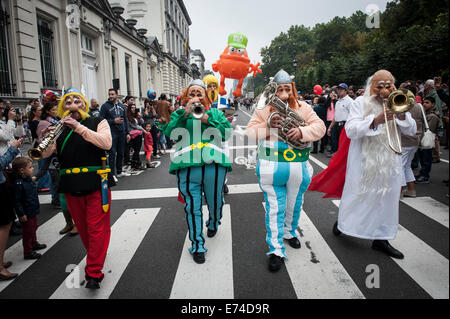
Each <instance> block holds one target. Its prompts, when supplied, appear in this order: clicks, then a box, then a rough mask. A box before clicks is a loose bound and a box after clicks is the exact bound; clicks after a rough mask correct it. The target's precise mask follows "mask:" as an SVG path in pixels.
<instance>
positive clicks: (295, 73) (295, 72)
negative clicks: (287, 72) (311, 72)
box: [292, 58, 297, 82]
mask: <svg viewBox="0 0 450 319" xmlns="http://www.w3.org/2000/svg"><path fill="white" fill-rule="evenodd" d="M292 64H293V65H294V82H295V81H296V79H297V59H296V58H294V60H293V61H292Z"/></svg>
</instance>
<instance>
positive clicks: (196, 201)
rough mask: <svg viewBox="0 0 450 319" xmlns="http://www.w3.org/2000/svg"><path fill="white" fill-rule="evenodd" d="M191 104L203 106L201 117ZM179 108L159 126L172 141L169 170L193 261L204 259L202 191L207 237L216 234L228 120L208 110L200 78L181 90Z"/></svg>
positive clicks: (227, 166) (225, 168) (225, 169)
mask: <svg viewBox="0 0 450 319" xmlns="http://www.w3.org/2000/svg"><path fill="white" fill-rule="evenodd" d="M194 103H200V104H202V105H203V106H204V107H205V112H204V114H203V117H202V118H201V119H196V118H194V117H193V116H192V114H191V110H192V108H193V106H194ZM181 105H182V106H183V108H182V109H179V110H176V111H175V112H174V113H172V115H171V120H170V122H169V123H168V124H167V125H165V126H164V127H163V130H164V133H165V134H166V136H169V137H170V138H171V139H172V140H175V141H176V147H175V153H174V155H173V157H172V163H171V165H170V170H169V172H170V173H171V174H176V175H177V180H178V190H179V191H180V193H181V196H182V198H183V200H184V202H185V204H184V210H185V213H186V220H187V224H188V228H189V239H190V240H191V242H192V247H191V248H190V249H189V252H190V253H191V254H192V255H193V259H194V261H195V262H196V263H198V264H202V263H204V262H205V253H206V251H207V249H206V248H205V246H204V244H205V238H204V237H203V234H202V232H203V213H202V206H203V194H204V195H205V198H206V203H207V205H208V210H209V219H208V221H207V222H206V225H207V227H208V232H207V235H208V237H210V238H211V237H214V236H215V235H216V233H217V230H218V227H219V225H220V220H221V218H222V209H223V205H224V204H225V201H224V198H223V193H222V188H223V185H224V181H225V177H226V174H227V172H228V171H231V163H230V160H229V159H228V156H227V155H226V153H225V151H224V150H223V147H222V142H223V141H225V140H227V139H228V138H230V136H231V128H230V123H229V122H228V120H227V119H226V118H225V116H224V114H223V113H222V112H221V111H219V110H218V109H209V105H210V101H209V99H208V97H207V95H206V87H205V85H204V84H203V82H202V81H201V80H194V81H193V82H191V84H190V85H189V87H188V88H187V89H186V90H185V91H184V93H183V97H182V99H181Z"/></svg>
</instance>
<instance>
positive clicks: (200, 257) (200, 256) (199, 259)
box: [193, 253, 205, 264]
mask: <svg viewBox="0 0 450 319" xmlns="http://www.w3.org/2000/svg"><path fill="white" fill-rule="evenodd" d="M193 258H194V261H195V262H196V263H197V264H204V263H205V253H194V254H193Z"/></svg>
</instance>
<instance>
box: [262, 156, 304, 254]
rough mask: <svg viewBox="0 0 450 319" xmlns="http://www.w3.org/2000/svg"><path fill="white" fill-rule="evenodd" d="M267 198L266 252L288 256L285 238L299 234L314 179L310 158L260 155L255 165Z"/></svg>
mask: <svg viewBox="0 0 450 319" xmlns="http://www.w3.org/2000/svg"><path fill="white" fill-rule="evenodd" d="M256 173H257V175H258V177H259V186H260V188H261V190H262V191H263V193H264V199H265V202H266V217H265V222H266V229H267V237H266V242H267V244H268V245H269V252H268V253H267V255H270V254H275V255H277V256H280V257H284V258H287V255H286V252H285V250H286V248H285V246H284V243H283V239H291V238H294V237H296V238H298V237H299V235H300V234H299V232H298V231H297V228H298V224H299V220H300V212H301V210H302V206H303V198H304V194H305V192H306V190H307V189H308V186H309V184H310V182H311V176H312V167H311V165H310V164H309V163H308V162H302V163H292V162H291V163H287V162H283V163H282V162H273V161H267V160H263V159H259V161H258V165H257V168H256Z"/></svg>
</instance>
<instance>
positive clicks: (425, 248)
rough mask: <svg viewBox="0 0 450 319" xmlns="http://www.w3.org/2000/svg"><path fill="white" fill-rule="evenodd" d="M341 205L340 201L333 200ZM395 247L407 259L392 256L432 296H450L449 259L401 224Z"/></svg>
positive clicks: (439, 297)
mask: <svg viewBox="0 0 450 319" xmlns="http://www.w3.org/2000/svg"><path fill="white" fill-rule="evenodd" d="M332 202H333V204H335V205H336V206H337V207H339V204H340V201H339V200H333V201H332ZM391 244H392V246H393V247H395V248H396V249H398V250H399V251H401V252H402V253H403V254H404V255H405V259H403V260H399V259H395V258H392V260H393V261H395V262H396V263H397V264H398V265H399V266H400V267H401V268H402V269H403V270H404V271H405V272H406V273H407V274H408V275H409V276H410V277H411V278H413V279H414V281H415V282H417V283H418V284H419V285H420V286H421V287H422V288H423V289H424V290H425V291H426V292H427V293H428V294H430V296H432V297H433V298H437V299H448V298H449V261H448V259H447V258H445V257H444V256H442V255H441V254H439V253H438V252H437V251H436V250H434V249H433V248H432V247H430V246H429V245H427V244H426V243H425V242H423V241H422V240H421V239H420V238H418V237H416V236H415V235H414V234H412V233H411V232H409V231H408V230H407V229H405V228H404V227H403V226H401V225H399V229H398V234H397V237H396V239H395V240H392V241H391Z"/></svg>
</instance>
